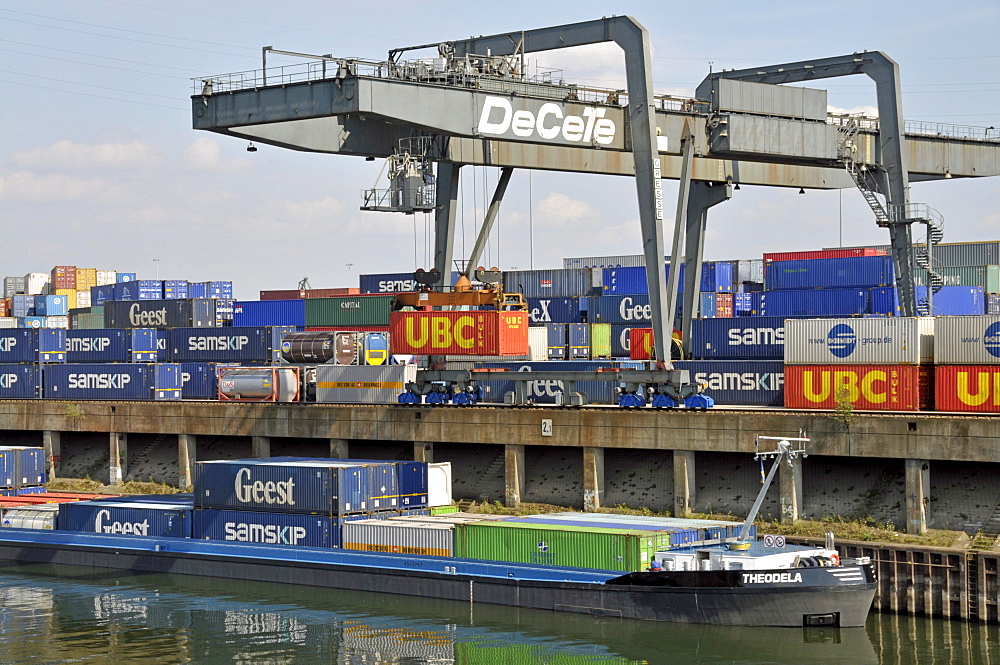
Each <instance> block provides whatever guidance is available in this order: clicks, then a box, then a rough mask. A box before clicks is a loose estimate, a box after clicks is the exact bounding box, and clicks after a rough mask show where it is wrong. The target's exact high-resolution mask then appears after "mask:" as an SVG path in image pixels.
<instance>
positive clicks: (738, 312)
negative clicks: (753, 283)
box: [733, 293, 757, 316]
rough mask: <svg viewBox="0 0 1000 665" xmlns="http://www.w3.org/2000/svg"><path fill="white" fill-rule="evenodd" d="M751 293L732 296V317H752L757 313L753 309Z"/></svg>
mask: <svg viewBox="0 0 1000 665" xmlns="http://www.w3.org/2000/svg"><path fill="white" fill-rule="evenodd" d="M753 302H754V300H753V294H752V293H734V294H733V316H752V315H753V314H756V313H757V312H756V311H754V308H753Z"/></svg>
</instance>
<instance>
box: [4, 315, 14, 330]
mask: <svg viewBox="0 0 1000 665" xmlns="http://www.w3.org/2000/svg"><path fill="white" fill-rule="evenodd" d="M16 327H17V318H15V317H13V316H0V328H16Z"/></svg>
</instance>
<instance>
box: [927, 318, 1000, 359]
mask: <svg viewBox="0 0 1000 665" xmlns="http://www.w3.org/2000/svg"><path fill="white" fill-rule="evenodd" d="M935 337H936V343H935V347H934V362H935V363H937V364H938V365H1000V316H940V317H938V320H937V330H936V334H935Z"/></svg>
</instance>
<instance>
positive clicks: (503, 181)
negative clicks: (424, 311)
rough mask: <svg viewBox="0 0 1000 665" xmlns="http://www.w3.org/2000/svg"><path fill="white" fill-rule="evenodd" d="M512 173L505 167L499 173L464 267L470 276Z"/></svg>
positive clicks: (481, 251)
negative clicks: (495, 186) (488, 205)
mask: <svg viewBox="0 0 1000 665" xmlns="http://www.w3.org/2000/svg"><path fill="white" fill-rule="evenodd" d="M513 173H514V169H513V168H511V167H509V166H507V167H504V168H503V169H502V170H501V171H500V180H498V181H497V188H496V190H495V191H494V192H493V200H492V201H491V202H490V208H489V210H487V211H486V217H485V219H483V227H482V228H481V229H479V236H478V237H477V238H476V244H475V246H474V247H473V248H472V253H471V254H469V262H468V263H467V264H466V265H465V270H466V272H468V273H469V274H470V275H471V274H472V273H473V271H474V270H475V269H476V266H477V265H478V264H479V258H480V257H481V256H482V255H483V249H484V248H485V247H486V241H487V240H489V237H490V231H492V230H493V222H494V221H495V220H496V218H497V213H498V212H500V203H501V202H502V201H503V195H504V194H505V193H506V192H507V185H508V184H509V183H510V176H511V175H512V174H513Z"/></svg>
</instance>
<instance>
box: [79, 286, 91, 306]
mask: <svg viewBox="0 0 1000 665" xmlns="http://www.w3.org/2000/svg"><path fill="white" fill-rule="evenodd" d="M76 306H77V308H80V309H82V308H84V307H90V291H89V290H84V291H77V292H76Z"/></svg>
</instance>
